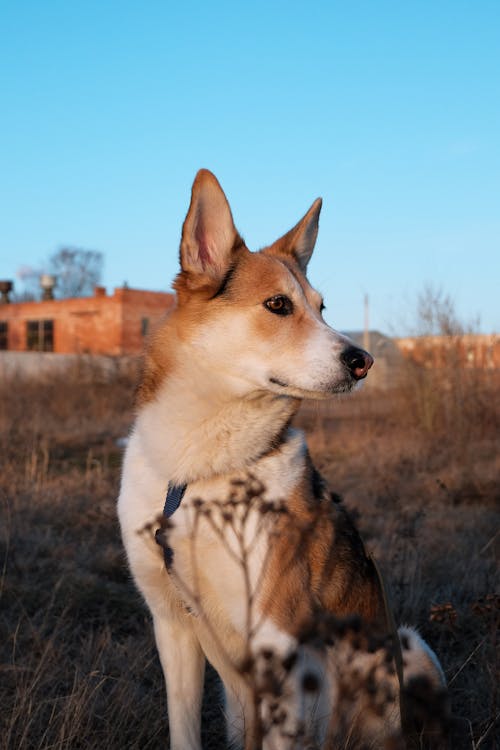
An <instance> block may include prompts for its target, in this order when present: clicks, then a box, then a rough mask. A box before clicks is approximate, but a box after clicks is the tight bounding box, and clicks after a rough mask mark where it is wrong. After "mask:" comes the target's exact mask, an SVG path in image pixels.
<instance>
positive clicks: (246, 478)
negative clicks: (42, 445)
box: [118, 170, 445, 750]
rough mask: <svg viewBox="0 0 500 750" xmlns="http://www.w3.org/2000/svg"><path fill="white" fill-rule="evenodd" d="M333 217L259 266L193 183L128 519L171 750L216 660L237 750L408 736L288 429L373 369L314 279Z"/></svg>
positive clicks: (337, 514) (306, 464)
mask: <svg viewBox="0 0 500 750" xmlns="http://www.w3.org/2000/svg"><path fill="white" fill-rule="evenodd" d="M321 204H322V201H321V199H319V198H318V199H317V200H316V201H314V203H313V204H312V206H311V208H310V209H309V210H308V211H307V213H306V214H305V216H304V217H303V218H302V219H301V220H300V221H299V222H298V223H297V224H296V225H295V226H294V227H293V228H292V229H291V230H290V231H289V232H287V233H286V234H285V235H284V236H282V237H281V238H280V239H278V240H277V241H276V242H274V243H273V244H272V245H270V246H268V247H266V248H264V249H262V250H260V251H258V252H250V251H249V249H248V248H247V247H246V245H245V243H244V241H243V239H242V237H241V236H240V234H239V233H238V231H237V230H236V228H235V225H234V222H233V218H232V214H231V209H230V206H229V203H228V201H227V199H226V196H225V194H224V192H223V191H222V188H221V187H220V185H219V183H218V181H217V179H216V178H215V176H214V175H213V174H212V173H211V172H209V171H207V170H201V171H200V172H198V174H197V176H196V178H195V180H194V184H193V188H192V196H191V203H190V206H189V210H188V213H187V216H186V219H185V221H184V224H183V228H182V238H181V243H180V272H179V274H178V276H177V277H176V279H175V282H174V289H175V292H176V305H175V307H174V308H173V309H172V310H171V311H170V312H169V313H168V315H167V317H166V318H165V319H164V321H163V322H162V324H161V325H159V327H158V328H157V330H156V331H155V332H154V333H153V334H152V335H151V338H150V341H149V343H148V345H147V349H146V352H145V356H144V366H143V374H142V378H141V382H140V384H139V387H138V391H137V414H136V421H135V425H134V427H133V429H132V431H131V435H130V439H129V442H128V445H127V448H126V453H125V456H124V463H123V474H122V483H121V491H120V496H119V501H118V515H119V520H120V525H121V530H122V536H123V541H124V545H125V548H126V552H127V556H128V561H129V565H130V568H131V571H132V574H133V577H134V579H135V582H136V584H137V587H138V588H139V590H140V592H141V593H142V595H143V597H144V599H145V601H146V603H147V605H148V607H149V609H150V611H151V613H152V616H153V622H154V633H155V639H156V644H157V648H158V652H159V656H160V661H161V665H162V668H163V671H164V675H165V681H166V687H167V703H168V717H169V727H170V743H171V748H172V750H200V748H201V740H200V722H201V701H202V691H203V679H204V667H205V659H208V660H209V661H210V662H211V664H212V665H213V666H214V667H215V669H216V670H217V672H218V673H219V675H220V677H221V680H222V682H223V684H224V688H225V694H226V708H225V711H226V718H227V725H228V732H229V740H230V742H231V743H233V745H234V746H241V744H244V745H245V747H257V746H260V745H262V746H263V747H264V748H276V749H278V748H281V749H287V750H288V749H289V748H299V747H305V746H306V745H307V747H310V746H315V747H326V746H330V745H331V743H333V742H334V741H336V740H335V738H338V737H339V736H340V732H341V731H343V732H344V735H345V736H347V735H349V736H352V737H354V735H356V736H357V737H358V739H359V741H360V742H364V743H365V744H367V743H368V742H371V743H372V745H370V746H381V743H382V742H383V741H385V738H386V737H388V736H390V735H391V733H392V735H393V734H394V733H397V732H398V731H399V726H400V720H401V717H400V709H399V703H398V694H399V684H398V681H397V679H396V676H395V672H394V668H393V666H392V661H391V658H390V657H387V654H386V652H385V651H384V648H385V647H384V646H383V645H380V644H381V643H382V641H383V638H384V634H385V635H387V632H388V626H387V620H386V611H385V606H384V594H383V591H382V586H381V583H380V578H379V576H378V575H377V572H376V569H375V567H374V565H373V562H372V561H371V559H370V558H369V557H368V556H367V555H366V553H365V550H364V547H363V544H362V541H361V539H360V537H359V535H358V533H357V531H356V529H355V527H354V525H353V524H352V522H351V520H350V519H349V517H348V515H347V513H346V512H345V510H344V508H343V507H342V505H341V504H339V503H335V502H333V501H332V498H331V496H330V494H329V492H328V489H327V487H326V485H325V483H324V482H323V480H322V478H321V477H320V476H319V474H318V472H317V471H316V470H315V468H314V466H313V464H312V462H311V459H310V457H309V454H308V452H307V447H306V444H305V441H304V437H303V435H302V433H301V432H299V431H298V430H296V429H295V428H293V427H292V426H291V420H292V418H293V416H294V415H295V413H296V412H297V409H298V407H299V406H300V403H301V401H302V400H303V399H327V398H330V397H331V396H332V395H333V394H336V393H341V392H347V391H350V390H351V389H352V388H353V387H354V386H356V384H357V383H358V382H359V381H361V380H362V379H363V378H365V377H366V376H367V374H368V372H369V370H370V368H371V366H372V364H373V359H372V357H371V356H370V355H369V354H368V353H367V352H365V351H363V350H362V349H360V348H358V347H357V346H355V345H354V344H353V343H352V342H351V341H350V340H349V339H348V338H346V337H345V336H343V335H341V334H340V333H338V332H337V331H335V330H333V329H332V328H331V327H330V326H328V325H327V323H326V322H325V321H324V320H323V316H322V311H323V307H324V305H323V299H322V297H321V295H320V294H319V293H318V292H317V291H316V290H315V289H314V288H313V287H312V286H311V285H310V284H309V282H308V280H307V278H306V270H307V265H308V262H309V259H310V257H311V254H312V252H313V248H314V245H315V242H316V237H317V233H318V222H319V215H320V210H321ZM167 488H169V489H168V496H167V503H166V505H165V510H164V513H163V515H162V510H163V507H164V500H165V494H166V492H167ZM172 496H173V498H174V499H173V500H172ZM169 498H170V499H169ZM169 503H170V508H168V506H169ZM167 516H168V518H167ZM151 529H153V530H155V531H156V533H155V534H154V535H153V534H152V533H148V530H149V531H150V530H151ZM354 615H356V616H357V617H358V618H360V619H359V620H358V619H356V618H353V616H354ZM367 629H368V630H367ZM320 631H321V632H320ZM373 634H377V635H376V637H377V638H381V639H382V640H379V641H378V645H376V646H374V645H373V638H374V637H375V636H373ZM400 637H401V640H402V644H403V660H404V662H405V665H406V669H405V682H406V681H407V678H408V675H410V676H415V675H417V676H419V675H423V676H425V678H426V679H427V680H428V682H429V684H430V685H432V686H434V687H435V688H436V689H441V687H443V686H444V684H445V683H444V675H443V673H442V670H441V667H440V665H439V662H438V660H437V658H436V656H435V654H434V653H433V652H432V651H431V649H430V648H429V647H428V646H427V645H426V644H425V643H424V642H423V641H422V639H421V638H420V637H419V635H418V634H417V633H416V631H414V630H411V629H407V630H405V631H402V632H401V633H400ZM370 639H371V641H370ZM370 643H371V645H370ZM363 644H364V645H363ZM365 646H366V647H365ZM363 674H364V675H365V677H366V679H367V680H369V679H372V678H373V676H374V675H375V679H376V681H377V682H376V684H377V686H381V685H383V686H385V688H384V690H385V693H384V695H385V699H384V700H385V704H388V706H389V707H388V708H386V707H384V708H383V709H381V708H380V707H379V708H378V709H377V710H374V711H371V713H370V711H368V709H367V704H366V701H365V698H366V695H365V697H364V698H363V697H362V695H364V694H363V691H362V689H361V688H362V686H361V687H360V691H358V692H357V693H356V691H355V690H351V688H350V687H349V686H351V687H352V685H353V684H354V683H355V682H356V680H357V681H358V682H359V680H360V679H361V678H360V675H363ZM363 679H364V678H363ZM377 689H378V688H377ZM346 690H347V693H349V692H350V698H348V704H346V698H345V693H346ZM376 692H377V690H374V689H373V686H372V688H371V692H370V691H368V693H367V694H370V695H372V696H373V695H374V694H375V693H376ZM385 704H384V706H385ZM377 716H378V718H377ZM346 717H348V721H346ZM370 717H371V718H370ZM341 725H343V727H341ZM347 725H348V726H347ZM377 742H378V743H379V744H378V745H377V744H376V743H377ZM307 743H309V744H307ZM311 743H316V744H314V745H312V744H311ZM328 743H330V744H328ZM373 743H375V745H374V744H373ZM351 746H352V745H349V747H351Z"/></svg>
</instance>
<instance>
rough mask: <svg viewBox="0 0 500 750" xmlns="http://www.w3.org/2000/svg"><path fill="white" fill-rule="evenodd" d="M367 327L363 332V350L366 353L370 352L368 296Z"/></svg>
mask: <svg viewBox="0 0 500 750" xmlns="http://www.w3.org/2000/svg"><path fill="white" fill-rule="evenodd" d="M364 307H365V327H364V330H363V349H364V350H365V351H366V352H369V351H370V308H369V301H368V294H365V304H364Z"/></svg>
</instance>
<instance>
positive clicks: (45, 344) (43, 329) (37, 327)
mask: <svg viewBox="0 0 500 750" xmlns="http://www.w3.org/2000/svg"><path fill="white" fill-rule="evenodd" d="M26 348H27V349H29V350H30V351H35V352H53V351H54V321H53V320H28V321H27V322H26Z"/></svg>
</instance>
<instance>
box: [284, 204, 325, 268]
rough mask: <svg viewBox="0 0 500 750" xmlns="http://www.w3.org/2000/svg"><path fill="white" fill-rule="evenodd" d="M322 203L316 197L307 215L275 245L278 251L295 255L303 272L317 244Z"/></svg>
mask: <svg viewBox="0 0 500 750" xmlns="http://www.w3.org/2000/svg"><path fill="white" fill-rule="evenodd" d="M322 204H323V201H322V199H321V198H316V200H315V201H314V203H313V204H312V206H311V208H310V209H309V211H308V212H307V213H306V215H305V216H304V217H303V218H302V219H301V220H300V221H299V222H298V223H297V224H296V225H295V226H294V227H293V229H290V231H289V232H287V233H286V234H285V235H283V237H281V238H280V239H279V240H278V241H277V242H275V243H274V245H273V248H275V250H277V251H278V252H281V253H285V254H288V255H290V254H291V255H293V257H294V258H295V260H296V261H297V263H298V264H299V266H300V270H301V271H302V272H303V273H305V272H306V270H307V264H308V263H309V260H310V258H311V255H312V252H313V250H314V245H315V244H316V238H317V236H318V225H319V215H320V212H321V206H322Z"/></svg>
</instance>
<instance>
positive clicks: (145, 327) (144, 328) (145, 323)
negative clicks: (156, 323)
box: [141, 318, 149, 336]
mask: <svg viewBox="0 0 500 750" xmlns="http://www.w3.org/2000/svg"><path fill="white" fill-rule="evenodd" d="M148 331H149V318H142V319H141V335H142V336H147V335H148Z"/></svg>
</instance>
